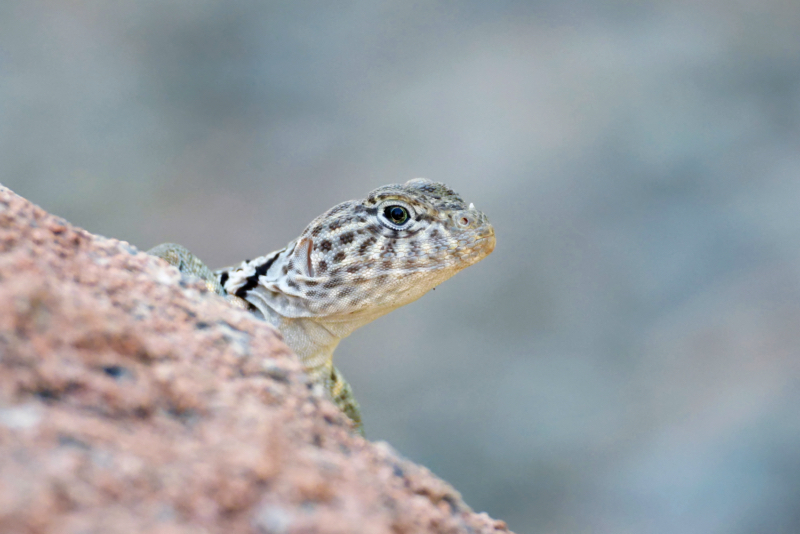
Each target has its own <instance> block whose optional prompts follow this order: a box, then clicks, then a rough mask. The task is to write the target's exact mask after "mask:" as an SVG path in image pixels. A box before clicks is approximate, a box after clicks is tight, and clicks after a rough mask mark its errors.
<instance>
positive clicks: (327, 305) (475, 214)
mask: <svg viewBox="0 0 800 534" xmlns="http://www.w3.org/2000/svg"><path fill="white" fill-rule="evenodd" d="M494 246H495V236H494V228H493V227H492V225H491V224H490V223H489V220H488V219H487V218H486V215H484V214H483V213H482V212H481V211H479V210H478V209H476V208H475V207H474V206H473V205H472V204H469V205H468V204H467V203H465V202H464V201H463V200H462V198H461V197H460V196H459V195H458V194H457V193H456V192H455V191H453V190H452V189H450V188H448V187H447V186H446V185H444V184H442V183H437V182H432V181H430V180H426V179H424V178H416V179H413V180H410V181H408V182H406V183H405V184H402V185H401V184H393V185H385V186H383V187H379V188H378V189H375V190H374V191H372V192H371V193H369V195H367V197H366V198H365V199H363V200H351V201H348V202H343V203H341V204H339V205H337V206H334V207H333V208H331V209H330V210H328V211H327V212H325V213H323V214H322V215H320V216H319V217H317V218H316V219H314V220H313V221H312V222H311V224H309V225H308V227H306V229H305V230H304V231H303V233H302V234H301V235H300V237H299V238H298V239H297V242H296V245H295V249H294V251H293V252H292V256H294V257H293V261H292V262H291V263H292V264H293V265H292V267H293V269H289V271H288V272H287V273H286V275H287V282H288V281H289V280H293V281H294V282H295V284H297V286H298V287H299V292H300V293H302V295H303V297H304V298H305V300H306V303H307V306H308V308H309V310H311V311H312V312H314V313H316V314H318V315H330V316H333V315H335V316H341V317H342V320H347V318H348V316H352V315H353V314H360V313H364V314H368V315H370V316H372V315H375V316H377V315H383V314H384V313H388V312H389V311H391V310H393V309H395V308H397V307H400V306H403V305H405V304H408V303H409V302H412V301H414V300H416V299H418V298H419V297H421V296H422V295H423V294H425V293H426V292H428V291H429V290H431V289H433V288H434V287H435V286H436V285H438V284H440V283H442V282H443V281H444V280H446V279H448V278H450V277H451V276H453V275H454V274H456V273H457V272H458V271H460V270H462V269H464V268H466V267H469V266H470V265H472V264H474V263H476V262H478V261H480V260H482V259H483V258H485V257H486V256H487V255H488V254H490V253H491V252H492V250H494ZM292 271H293V272H292Z"/></svg>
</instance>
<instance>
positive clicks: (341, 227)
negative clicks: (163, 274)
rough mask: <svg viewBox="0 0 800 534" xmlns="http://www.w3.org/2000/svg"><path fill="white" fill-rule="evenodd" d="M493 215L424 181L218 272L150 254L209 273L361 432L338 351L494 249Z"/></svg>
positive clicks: (182, 256) (378, 194)
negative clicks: (279, 337) (281, 342)
mask: <svg viewBox="0 0 800 534" xmlns="http://www.w3.org/2000/svg"><path fill="white" fill-rule="evenodd" d="M494 245H495V237H494V228H492V225H491V224H489V221H488V219H487V218H486V216H485V215H484V214H483V213H482V212H480V211H478V210H477V209H475V207H474V206H473V205H472V204H469V205H467V204H465V203H464V201H463V200H462V199H461V197H459V196H458V194H457V193H455V192H454V191H453V190H451V189H449V188H448V187H447V186H445V185H444V184H441V183H437V182H431V181H429V180H426V179H424V178H416V179H414V180H410V181H408V182H406V183H405V184H403V185H399V184H395V185H385V186H383V187H379V188H378V189H375V190H374V191H372V192H371V193H370V194H369V195H368V196H367V198H365V199H363V200H350V201H348V202H343V203H341V204H339V205H337V206H334V207H333V208H331V209H330V210H328V211H327V212H325V213H323V214H322V215H320V216H319V217H317V218H316V219H314V220H313V221H312V222H311V224H309V225H308V226H307V227H306V229H305V230H303V232H302V233H301V234H300V237H298V238H297V239H295V240H294V241H292V242H290V243H289V244H288V245H286V247H284V248H282V249H281V250H277V251H275V252H272V253H270V254H267V255H266V256H261V257H259V258H256V259H254V260H249V261H245V262H242V263H241V264H240V265H237V266H235V267H229V268H226V269H221V270H218V271H215V272H212V271H211V270H210V269H208V267H206V266H205V265H204V264H203V263H202V262H201V261H200V260H198V259H197V258H196V257H195V256H194V255H193V254H192V253H190V252H189V251H188V250H186V249H185V248H184V247H181V246H180V245H174V244H169V243H166V244H163V245H159V246H158V247H155V248H154V249H152V250H150V251H149V253H150V254H153V255H155V256H158V257H160V258H163V259H165V260H167V261H168V262H169V263H170V264H172V265H174V266H176V267H178V268H179V270H180V271H181V272H183V273H187V274H192V275H195V276H199V277H200V278H202V279H203V280H205V282H206V285H207V286H208V288H209V289H210V290H211V291H214V292H216V293H218V294H220V295H223V296H225V297H226V298H227V299H228V300H229V302H231V304H232V305H234V306H237V307H241V308H245V309H249V310H250V311H252V312H253V313H254V314H256V315H257V316H258V317H260V318H262V319H264V320H266V321H267V322H269V323H270V324H272V325H273V326H274V327H276V328H277V329H278V330H280V332H281V333H282V334H283V337H284V339H285V341H286V343H287V344H288V345H289V347H290V348H291V349H292V350H293V351H294V352H295V353H296V354H297V355H298V356H299V357H300V359H301V361H302V362H303V365H304V366H305V369H306V371H307V372H308V374H309V375H310V376H311V378H312V380H314V381H315V382H316V383H318V384H320V385H322V386H323V387H324V388H325V390H326V391H327V393H328V395H330V397H331V399H332V400H333V401H334V402H335V403H336V404H337V406H339V407H340V408H341V409H342V410H343V411H344V412H345V413H346V414H347V415H348V416H349V417H350V418H351V419H352V420H353V422H354V423H355V424H356V427H357V428H358V429H359V430H361V414H360V412H359V408H358V403H357V402H356V400H355V398H354V397H353V394H352V391H351V389H350V385H349V384H348V383H347V382H346V381H345V380H344V378H343V377H342V375H341V374H340V373H339V371H338V370H337V369H336V368H335V367H334V366H333V362H332V357H333V351H334V350H335V349H336V346H337V345H338V344H339V341H341V340H342V339H343V338H345V337H347V336H348V335H350V334H351V333H352V332H353V331H354V330H355V329H356V328H358V327H360V326H363V325H365V324H366V323H368V322H370V321H373V320H375V319H377V318H378V317H380V316H382V315H385V314H387V313H389V312H390V311H392V310H394V309H396V308H399V307H400V306H403V305H405V304H408V303H409V302H413V301H415V300H417V299H418V298H419V297H421V296H422V295H424V294H425V293H427V292H428V291H429V290H431V289H433V288H434V287H436V286H437V285H439V284H441V283H442V282H444V281H445V280H447V279H448V278H450V277H451V276H453V275H454V274H456V273H457V272H458V271H460V270H462V269H464V268H466V267H469V266H470V265H472V264H474V263H476V262H478V261H480V260H482V259H483V258H485V257H486V256H488V255H489V254H490V253H491V252H492V250H494Z"/></svg>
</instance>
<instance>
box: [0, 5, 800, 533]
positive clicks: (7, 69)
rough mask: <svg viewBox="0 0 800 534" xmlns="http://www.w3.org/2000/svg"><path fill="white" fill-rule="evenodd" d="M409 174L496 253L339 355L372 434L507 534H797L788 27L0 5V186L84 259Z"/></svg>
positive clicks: (799, 237) (232, 239)
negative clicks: (98, 240) (98, 248)
mask: <svg viewBox="0 0 800 534" xmlns="http://www.w3.org/2000/svg"><path fill="white" fill-rule="evenodd" d="M414 176H425V177H428V178H431V179H435V180H439V181H443V182H445V183H447V184H448V185H450V186H451V187H453V188H454V189H455V190H457V191H459V192H460V193H461V194H462V195H463V196H464V197H465V199H466V200H467V201H472V202H474V203H475V204H476V206H478V207H479V208H480V209H482V210H483V211H485V212H486V213H487V214H488V215H489V217H490V218H491V220H492V222H493V224H494V225H495V229H496V231H497V237H498V245H497V249H496V250H495V252H494V254H493V255H492V256H491V257H489V258H488V259H487V260H486V261H484V262H482V263H480V264H478V265H476V266H475V267H472V268H470V269H469V270H467V271H465V272H464V273H462V274H460V275H459V276H457V277H455V278H454V279H453V280H451V281H448V282H447V283H445V284H443V285H442V286H441V287H440V288H439V289H437V291H436V292H434V293H431V294H430V295H428V296H426V297H425V298H423V299H422V300H421V301H419V302H418V303H415V304H414V305H412V306H409V307H407V308H404V309H401V310H398V311H397V312H395V313H393V314H391V315H389V316H387V317H386V318H384V319H381V320H380V321H378V322H377V323H376V324H374V325H370V326H369V327H367V328H365V329H363V330H362V331H359V332H357V333H356V334H355V335H354V336H353V337H352V338H351V339H349V340H347V341H346V342H345V343H343V344H342V346H341V348H340V349H339V351H338V353H337V354H338V362H337V364H338V365H339V366H340V368H341V369H342V371H343V372H344V373H345V375H346V376H347V377H348V378H349V379H350V381H351V382H352V384H353V386H354V388H355V391H356V394H357V396H358V398H359V400H360V401H361V404H362V406H363V408H364V415H365V420H366V426H367V430H368V433H369V436H370V437H371V438H373V439H386V440H387V441H389V442H390V443H392V444H393V445H394V446H395V447H396V448H397V449H398V450H399V451H400V452H402V453H403V454H405V455H407V456H409V457H410V458H412V459H413V460H415V461H418V462H421V463H423V464H425V465H427V466H429V467H430V468H431V469H432V470H433V471H434V472H435V473H437V474H438V475H440V476H442V477H443V478H445V479H446V480H448V481H450V482H452V483H453V484H454V485H455V486H456V487H457V488H458V489H459V490H460V491H461V492H462V493H463V494H464V497H465V499H466V501H467V502H468V503H469V504H470V505H472V506H473V507H474V508H475V509H477V510H486V511H488V512H489V513H491V514H492V515H493V516H495V517H501V518H503V519H506V520H507V521H508V523H509V526H510V527H511V528H513V529H514V530H517V531H520V532H565V531H592V532H596V533H620V532H636V533H645V534H649V533H653V534H660V533H681V534H687V533H703V534H707V533H715V532H720V533H722V532H724V533H731V534H739V533H749V532H771V533H793V532H798V531H800V512H798V510H799V508H798V507H797V503H798V502H800V415H798V410H797V406H798V405H800V354H798V353H800V349H798V347H800V328H798V326H797V325H798V324H800V210H798V209H797V206H798V199H799V198H800V179H798V178H799V177H800V4H798V3H797V2H790V1H780V0H766V1H763V2H756V1H755V0H743V1H740V2H736V3H730V2H721V1H718V0H699V1H697V2H666V1H649V2H647V1H646V2H639V3H631V2H619V1H614V0H602V1H600V2H589V1H586V0H584V1H579V0H575V1H566V2H565V1H559V2H555V1H535V2H522V1H511V0H509V1H499V2H492V3H486V2H477V1H465V2H444V1H431V2H416V1H408V0H403V1H401V0H388V1H384V2H366V1H359V0H356V1H353V2H349V3H344V4H342V3H337V4H333V3H325V2H311V3H264V2H255V1H244V0H242V1H234V2H212V1H199V2H198V1H188V0H167V1H164V0H159V1H155V0H144V1H140V2H135V3H134V2H128V3H108V2H102V1H99V0H86V1H82V2H56V1H52V0H50V1H47V0H41V1H35V0H34V1H28V2H23V1H19V0H12V1H9V2H3V3H2V5H0V181H2V182H3V183H5V185H7V186H9V187H11V188H12V189H13V190H15V191H16V192H18V193H19V194H21V195H23V196H25V197H27V198H29V199H30V200H32V201H34V202H36V203H38V204H40V205H41V206H43V207H45V208H46V209H48V210H49V211H51V212H53V213H56V214H58V215H61V216H63V217H65V218H67V219H68V220H70V221H71V222H73V223H75V224H78V225H80V226H83V227H85V228H86V229H88V230H90V231H92V232H97V233H101V234H104V235H108V236H113V237H117V238H121V239H126V240H128V241H130V242H131V243H133V244H135V245H136V246H138V247H139V248H142V249H146V248H149V247H151V246H153V245H155V244H158V243H160V242H163V241H175V242H179V243H181V244H184V245H186V246H187V247H188V248H189V249H190V250H192V251H194V252H195V253H197V254H198V255H199V256H200V257H201V258H203V259H205V260H206V261H207V263H209V264H210V265H212V266H221V265H227V264H230V263H234V262H238V261H240V260H242V259H244V258H249V257H254V256H257V255H260V254H263V253H266V252H268V251H271V250H273V249H276V248H279V247H281V246H283V245H284V244H285V243H286V242H288V241H289V240H290V239H293V238H294V237H295V236H296V235H297V234H298V233H299V232H300V230H302V228H303V227H304V226H305V225H306V224H307V223H308V222H310V221H311V219H312V218H313V217H315V216H316V215H318V214H319V213H321V212H322V211H323V210H325V209H327V208H328V207H330V206H332V205H333V204H334V203H337V202H340V201H343V200H347V199H350V198H356V197H360V196H362V195H363V194H364V193H366V192H368V191H369V190H371V189H373V188H374V187H376V186H378V185H382V184H385V183H392V182H401V181H405V180H407V179H409V178H411V177H414ZM487 425H488V426H487Z"/></svg>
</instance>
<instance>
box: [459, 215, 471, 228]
mask: <svg viewBox="0 0 800 534" xmlns="http://www.w3.org/2000/svg"><path fill="white" fill-rule="evenodd" d="M458 222H460V223H461V226H469V217H461V218H460V219H459V220H458Z"/></svg>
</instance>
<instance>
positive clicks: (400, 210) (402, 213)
mask: <svg viewBox="0 0 800 534" xmlns="http://www.w3.org/2000/svg"><path fill="white" fill-rule="evenodd" d="M383 215H384V216H385V217H386V218H387V219H388V220H389V221H390V222H392V223H393V224H397V225H401V224H405V223H406V221H408V210H407V209H405V208H404V207H403V206H387V207H386V208H385V209H384V210H383Z"/></svg>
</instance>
